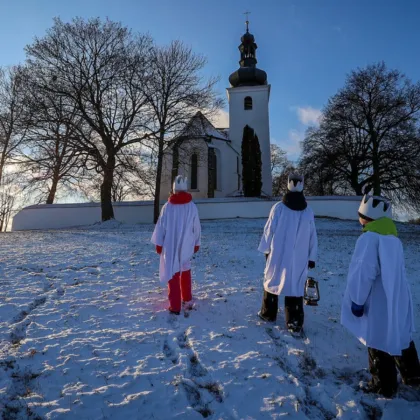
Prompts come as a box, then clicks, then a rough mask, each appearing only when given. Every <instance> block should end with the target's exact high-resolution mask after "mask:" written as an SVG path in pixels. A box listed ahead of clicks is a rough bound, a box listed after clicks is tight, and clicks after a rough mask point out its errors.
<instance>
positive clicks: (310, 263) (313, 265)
mask: <svg viewBox="0 0 420 420" xmlns="http://www.w3.org/2000/svg"><path fill="white" fill-rule="evenodd" d="M308 268H309V269H310V270H312V269H313V268H315V261H309V262H308Z"/></svg>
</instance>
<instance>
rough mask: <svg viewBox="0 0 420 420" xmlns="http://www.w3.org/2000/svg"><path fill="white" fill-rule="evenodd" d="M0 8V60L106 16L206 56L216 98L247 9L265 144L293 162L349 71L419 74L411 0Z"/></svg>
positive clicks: (233, 60) (35, 2)
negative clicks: (54, 29)
mask: <svg viewBox="0 0 420 420" xmlns="http://www.w3.org/2000/svg"><path fill="white" fill-rule="evenodd" d="M0 10H1V13H0V66H1V65H14V64H18V63H21V62H23V61H24V60H25V52H24V47H25V45H27V44H30V43H31V42H32V41H33V39H34V37H36V36H37V37H42V36H43V35H44V34H45V32H46V30H47V29H48V28H49V27H51V26H52V19H53V17H55V16H59V17H61V18H62V19H63V20H64V21H69V20H71V19H72V18H73V17H75V16H80V17H84V18H89V17H98V16H99V17H102V18H105V17H108V18H109V19H111V20H115V21H120V22H122V23H123V24H124V25H126V26H128V27H130V28H131V29H133V30H134V31H137V32H141V33H149V34H150V35H151V36H152V37H153V38H154V39H155V41H156V42H157V43H158V44H166V43H169V42H170V41H172V40H175V39H179V40H182V41H183V42H185V43H186V44H189V45H191V46H192V48H193V50H194V51H195V52H197V53H201V54H203V55H205V56H206V58H207V60H208V64H207V66H206V69H205V74H206V76H207V75H208V76H219V77H220V82H219V84H218V85H217V90H218V92H219V93H220V95H221V96H222V97H223V98H226V90H225V89H226V88H227V87H228V86H229V82H228V78H229V75H230V74H231V73H232V72H233V71H235V70H236V69H237V68H238V61H239V51H238V49H237V48H238V45H239V43H240V37H241V35H242V34H243V33H244V31H245V15H244V12H246V11H249V12H251V13H250V15H249V20H250V32H251V33H252V34H253V35H254V36H255V39H256V43H257V45H258V50H257V59H258V65H257V66H258V67H259V68H261V69H263V70H265V71H266V72H267V74H268V83H269V84H270V85H271V97H270V135H271V141H272V142H274V143H277V144H279V145H280V146H281V147H283V148H284V149H285V150H286V151H287V152H288V153H289V157H290V158H291V159H293V160H294V159H296V158H297V157H298V155H299V142H300V141H301V140H302V139H303V137H304V133H305V130H306V129H307V127H308V126H309V125H311V124H316V122H317V119H318V117H319V116H320V115H321V111H322V108H323V106H325V104H326V103H327V101H328V98H329V97H331V96H332V95H334V94H335V93H336V92H337V90H338V89H340V88H341V87H342V86H343V84H344V82H345V79H346V76H347V74H348V73H349V72H350V71H352V70H354V69H357V68H358V67H364V66H366V65H368V64H370V63H375V62H378V61H382V60H383V61H385V63H386V64H387V65H388V66H389V67H390V68H395V69H399V70H401V71H402V72H403V73H405V74H406V75H407V76H408V77H409V78H411V79H412V80H413V81H418V80H419V78H420V74H419V72H420V54H419V45H420V25H419V24H418V19H419V17H420V2H419V1H417V0H259V1H258V2H257V1H255V0H252V1H251V0H240V1H239V0H212V1H200V0H177V1H174V0H154V1H146V0H119V1H118V0H113V1H111V0H83V1H82V0H71V1H67V0H55V1H54V0H14V1H13V2H10V0H0ZM226 111H228V108H227V106H226ZM226 116H227V114H226V112H225V113H222V114H221V116H220V124H221V125H226Z"/></svg>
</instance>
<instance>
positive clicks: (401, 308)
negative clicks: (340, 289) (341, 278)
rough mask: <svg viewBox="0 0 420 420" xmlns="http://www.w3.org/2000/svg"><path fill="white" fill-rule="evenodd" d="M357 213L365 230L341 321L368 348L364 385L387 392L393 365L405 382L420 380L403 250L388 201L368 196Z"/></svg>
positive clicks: (392, 384)
mask: <svg viewBox="0 0 420 420" xmlns="http://www.w3.org/2000/svg"><path fill="white" fill-rule="evenodd" d="M359 217H360V219H359V220H360V223H361V224H362V225H363V232H364V233H363V234H362V236H360V238H359V239H358V241H357V243H356V248H355V250H354V254H353V257H352V260H351V263H350V268H349V273H348V279H347V288H346V292H345V295H344V299H343V303H342V313H341V323H342V325H344V326H345V327H346V328H348V329H349V330H350V331H351V332H352V333H353V334H354V335H355V336H356V337H357V338H358V339H359V340H360V341H361V342H362V343H363V344H364V345H366V346H367V347H368V353H369V368H370V373H371V374H372V379H371V381H370V382H369V384H368V386H367V387H365V388H364V390H365V391H366V392H374V393H379V394H382V395H383V396H385V397H391V396H393V395H394V394H395V392H396V390H397V370H396V366H397V367H398V369H399V371H400V374H401V377H402V381H403V383H404V384H407V385H419V384H420V364H419V359H418V355H417V351H416V346H415V344H414V342H413V332H414V323H413V303H412V299H411V292H410V287H409V285H408V283H407V278H406V274H405V265H404V252H403V247H402V244H401V241H400V240H399V239H398V238H397V228H396V225H395V224H394V222H393V221H392V219H391V203H390V202H389V201H388V200H386V199H384V198H382V197H374V196H369V195H366V196H365V197H364V198H363V200H362V203H361V205H360V208H359Z"/></svg>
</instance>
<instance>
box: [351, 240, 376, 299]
mask: <svg viewBox="0 0 420 420" xmlns="http://www.w3.org/2000/svg"><path fill="white" fill-rule="evenodd" d="M379 273H380V267H379V255H378V243H377V240H376V238H375V237H374V236H372V235H370V234H369V233H364V234H363V235H362V236H361V237H360V238H359V239H358V241H357V243H356V248H355V250H354V254H353V257H352V260H351V263H350V268H349V274H348V278H347V287H348V291H349V294H350V299H351V301H352V302H354V303H355V304H356V305H364V304H365V303H366V300H367V298H368V296H369V293H370V291H371V289H372V285H373V282H374V281H375V279H376V278H377V276H378V275H379Z"/></svg>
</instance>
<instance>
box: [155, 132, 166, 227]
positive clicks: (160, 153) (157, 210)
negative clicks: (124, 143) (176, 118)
mask: <svg viewBox="0 0 420 420" xmlns="http://www.w3.org/2000/svg"><path fill="white" fill-rule="evenodd" d="M163 136H164V133H163V132H162V131H161V133H160V135H159V151H158V164H157V169H156V185H155V199H154V204H153V223H155V224H156V223H157V221H158V219H159V213H160V183H161V180H162V168H163V141H164V137H163Z"/></svg>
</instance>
